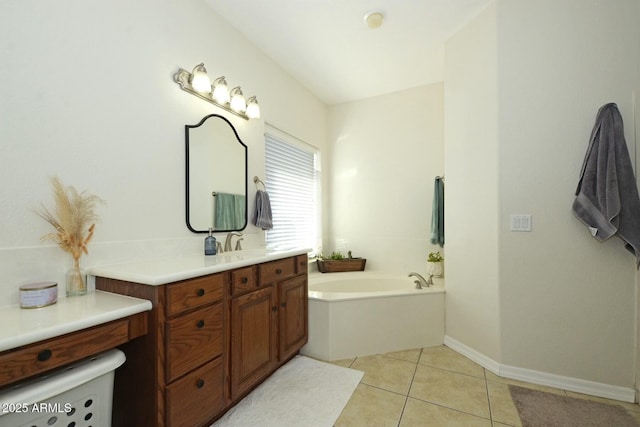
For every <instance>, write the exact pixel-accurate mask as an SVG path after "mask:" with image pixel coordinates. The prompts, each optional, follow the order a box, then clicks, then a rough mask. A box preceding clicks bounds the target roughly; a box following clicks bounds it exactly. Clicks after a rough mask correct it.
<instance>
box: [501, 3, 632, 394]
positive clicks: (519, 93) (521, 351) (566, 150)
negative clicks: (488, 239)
mask: <svg viewBox="0 0 640 427" xmlns="http://www.w3.org/2000/svg"><path fill="white" fill-rule="evenodd" d="M498 5H499V6H498V28H499V30H498V34H499V37H498V51H499V54H498V57H499V62H498V64H499V65H498V67H499V76H500V79H499V105H500V118H499V122H500V135H499V146H500V151H499V155H498V157H499V162H500V182H499V188H500V256H499V259H500V262H499V268H500V289H501V301H500V303H501V313H502V341H503V362H504V363H506V364H508V365H515V366H524V367H527V368H529V369H534V370H539V371H544V372H550V373H554V374H559V375H564V376H568V377H576V378H582V379H586V380H591V381H595V382H603V383H607V384H613V385H619V386H625V387H633V384H634V345H635V344H634V324H635V258H634V257H633V255H631V254H630V253H628V252H627V251H626V250H625V249H624V248H623V243H622V241H621V240H620V239H618V238H613V239H611V240H610V241H608V242H605V243H598V242H597V241H596V240H595V239H593V238H592V237H591V235H590V233H589V232H588V230H587V228H586V227H585V226H584V225H582V223H580V222H579V221H578V220H577V219H576V218H574V216H573V214H572V211H571V205H572V203H573V200H574V197H575V196H574V192H575V189H576V185H577V182H578V176H579V173H580V168H581V166H582V162H583V159H584V155H585V152H586V149H587V146H588V142H589V135H590V132H591V129H592V127H593V124H594V120H595V114H596V112H597V110H598V108H599V107H600V106H601V105H603V104H605V103H607V102H616V103H617V104H618V107H619V108H620V111H621V112H622V115H623V119H624V122H625V125H626V128H625V135H626V138H627V145H628V146H629V148H630V151H631V154H632V157H635V140H634V116H633V108H634V107H633V105H632V94H633V91H634V90H635V89H636V88H637V86H636V83H637V77H636V76H637V73H638V44H637V43H638V27H637V22H638V19H640V9H639V7H640V3H639V2H638V1H636V0H615V1H613V2H602V1H599V0H563V1H561V2H558V1H555V0H544V1H537V2H535V4H534V3H532V2H528V1H499V2H498ZM550 10H552V11H553V13H549V11H550ZM541 35H544V37H541ZM512 213H530V214H532V217H533V231H532V232H531V233H512V232H510V231H509V215H510V214H512ZM523 337H525V339H522V338H523Z"/></svg>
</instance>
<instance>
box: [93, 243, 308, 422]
mask: <svg viewBox="0 0 640 427" xmlns="http://www.w3.org/2000/svg"><path fill="white" fill-rule="evenodd" d="M307 281H308V277H307V256H306V255H300V256H295V257H289V258H284V259H280V260H275V261H270V262H266V263H260V264H256V265H250V266H246V267H242V268H237V269H233V270H229V271H225V272H221V273H215V274H212V275H207V276H202V277H198V278H194V279H189V280H185V281H182V282H177V283H172V284H167V285H162V286H149V285H143V284H137V283H131V282H124V281H119V280H114V279H106V278H101V277H97V278H96V287H97V288H98V289H104V290H108V291H111V292H116V293H121V294H124V295H130V296H135V297H139V298H146V299H149V300H150V301H151V302H152V304H153V310H152V312H151V315H150V324H149V334H147V336H146V337H144V338H141V339H139V340H136V341H133V342H131V343H128V344H127V345H125V346H123V350H124V351H125V353H126V356H127V360H128V362H127V363H126V364H125V366H127V367H128V369H127V370H122V371H121V370H119V371H118V372H117V373H116V378H115V389H114V414H113V425H114V426H145V427H146V426H170V427H173V426H189V427H196V426H205V425H210V424H211V423H212V422H213V421H215V419H217V418H218V417H220V416H221V415H222V414H223V413H224V411H225V410H227V409H229V408H230V407H231V406H233V405H234V404H236V403H237V402H238V401H239V400H240V399H241V398H242V397H244V396H245V395H246V394H248V393H249V392H250V391H251V390H252V389H253V388H255V387H256V386H257V385H258V384H259V383H260V382H262V381H263V380H264V379H266V378H267V377H268V376H269V375H270V374H272V373H273V372H274V371H275V370H276V369H277V368H278V367H280V366H281V365H282V364H284V363H285V362H286V361H287V360H289V359H290V358H291V357H293V356H294V355H295V354H296V353H297V352H298V351H299V350H300V348H301V347H302V346H303V345H304V344H305V343H306V341H307V336H308V325H307V312H308V310H307Z"/></svg>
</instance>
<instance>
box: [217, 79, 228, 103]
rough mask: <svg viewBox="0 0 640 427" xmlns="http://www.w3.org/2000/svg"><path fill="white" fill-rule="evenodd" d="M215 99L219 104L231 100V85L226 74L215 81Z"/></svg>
mask: <svg viewBox="0 0 640 427" xmlns="http://www.w3.org/2000/svg"><path fill="white" fill-rule="evenodd" d="M213 99H215V100H216V102H217V103H218V104H226V103H227V102H229V87H228V86H227V81H226V80H225V79H224V76H222V77H218V78H217V79H215V80H214V81H213Z"/></svg>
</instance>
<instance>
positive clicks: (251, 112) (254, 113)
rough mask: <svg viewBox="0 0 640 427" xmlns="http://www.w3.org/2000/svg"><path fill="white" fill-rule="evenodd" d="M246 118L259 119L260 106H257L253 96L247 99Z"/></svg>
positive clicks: (256, 100)
mask: <svg viewBox="0 0 640 427" xmlns="http://www.w3.org/2000/svg"><path fill="white" fill-rule="evenodd" d="M247 117H249V118H250V119H259V118H260V106H259V105H258V99H257V98H256V97H255V96H252V97H250V98H249V99H247Z"/></svg>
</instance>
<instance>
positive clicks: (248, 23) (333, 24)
mask: <svg viewBox="0 0 640 427" xmlns="http://www.w3.org/2000/svg"><path fill="white" fill-rule="evenodd" d="M491 1H492V0H205V2H206V3H207V4H208V5H209V7H211V9H213V10H214V11H215V12H216V13H217V14H218V15H220V16H222V17H223V18H224V19H226V20H227V21H228V22H229V23H230V24H231V25H232V26H233V27H235V28H236V29H237V30H238V31H240V32H241V33H242V34H244V36H245V37H246V38H247V39H249V40H250V41H251V42H252V43H253V44H254V45H255V46H257V47H258V48H259V49H260V50H262V51H263V52H264V53H265V54H266V55H267V56H269V57H270V58H271V59H273V60H274V61H275V62H276V63H278V64H279V65H280V66H281V67H282V68H283V69H284V70H286V71H287V72H288V73H289V74H291V75H292V76H293V77H294V78H295V79H296V80H297V81H299V82H300V83H301V84H302V85H304V86H305V87H306V88H307V89H309V90H310V91H311V92H312V93H313V94H315V95H316V96H317V97H318V98H319V99H320V100H322V101H323V102H325V103H326V104H329V105H331V104H337V103H342V102H348V101H354V100H358V99H363V98H369V97H372V96H377V95H382V94H385V93H391V92H396V91H400V90H404V89H408V88H411V87H416V86H422V85H426V84H430V83H434V82H438V81H442V78H443V62H444V42H445V40H446V39H447V38H448V37H450V36H451V35H453V34H454V33H455V32H456V31H458V30H459V29H460V28H461V27H462V26H464V25H465V24H466V23H467V22H469V21H470V20H471V19H472V18H474V17H475V16H476V15H477V14H478V13H479V12H480V11H481V10H482V9H483V8H484V7H485V6H486V5H487V4H489V3H490V2H491ZM370 11H380V12H382V13H383V14H384V22H383V24H382V26H381V27H379V28H377V29H370V28H368V27H367V26H366V25H365V23H364V21H363V17H364V15H365V14H366V13H367V12H370Z"/></svg>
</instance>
